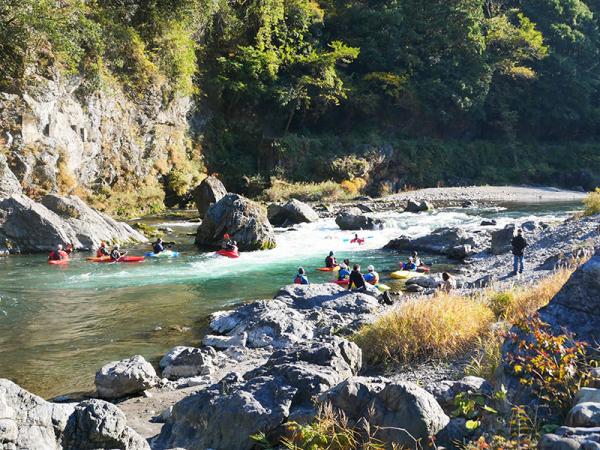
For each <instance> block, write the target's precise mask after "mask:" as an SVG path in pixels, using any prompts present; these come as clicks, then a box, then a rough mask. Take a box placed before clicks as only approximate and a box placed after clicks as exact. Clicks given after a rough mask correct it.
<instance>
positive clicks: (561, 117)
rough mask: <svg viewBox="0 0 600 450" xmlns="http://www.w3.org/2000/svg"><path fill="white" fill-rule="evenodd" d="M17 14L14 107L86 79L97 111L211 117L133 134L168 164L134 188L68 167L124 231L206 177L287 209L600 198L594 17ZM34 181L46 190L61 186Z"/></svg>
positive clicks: (312, 8)
mask: <svg viewBox="0 0 600 450" xmlns="http://www.w3.org/2000/svg"><path fill="white" fill-rule="evenodd" d="M0 13H1V16H2V20H0V57H2V60H3V61H5V63H4V64H2V67H0V90H1V91H2V92H5V93H10V94H19V95H21V94H27V93H32V92H35V90H36V86H38V87H39V86H40V77H42V78H47V79H53V80H55V79H57V78H56V77H57V71H58V73H60V74H61V77H62V78H61V80H64V81H61V83H63V82H64V83H66V85H67V86H68V83H70V82H71V81H69V80H74V79H77V80H79V81H78V84H77V85H76V90H75V91H74V93H75V95H76V97H77V98H78V99H80V100H81V101H82V102H83V104H84V105H86V101H85V100H86V99H90V98H93V97H94V95H97V94H98V93H100V92H102V93H115V92H117V93H119V92H123V93H124V95H125V97H126V98H127V99H128V100H127V101H130V102H132V105H133V106H132V107H131V108H132V109H133V110H137V109H139V110H144V111H146V112H147V111H149V110H154V111H155V112H165V111H169V108H172V106H173V105H174V104H176V101H177V99H182V98H184V99H191V100H193V105H194V106H193V107H191V108H187V107H186V108H182V109H181V112H183V113H186V112H187V117H188V120H187V123H184V122H185V120H181V119H182V118H184V115H181V114H180V115H179V116H178V119H177V120H175V121H174V122H173V120H172V119H169V120H167V121H166V122H165V121H164V119H161V118H160V117H159V115H160V114H159V115H153V116H152V117H151V123H152V124H155V125H156V128H155V129H154V130H153V131H152V132H150V133H146V132H145V131H144V130H142V131H143V132H142V133H138V132H137V131H136V130H135V128H136V126H135V125H133V122H134V121H132V125H131V126H130V130H129V131H119V133H120V134H117V135H116V136H115V137H114V139H116V140H120V139H121V138H122V136H121V135H122V134H123V133H133V135H134V136H133V137H132V138H131V139H132V140H131V139H126V140H127V141H130V140H131V144H128V145H129V147H130V148H131V149H132V150H128V148H129V147H128V146H126V147H124V149H123V151H124V152H129V151H134V149H135V148H137V147H140V146H141V147H142V148H145V150H146V152H147V154H146V157H145V158H146V159H147V158H148V156H147V155H148V151H149V150H148V146H149V145H150V146H152V145H153V144H149V142H151V141H152V139H151V137H153V136H156V137H158V138H160V142H157V143H156V145H164V146H165V147H168V148H167V149H163V150H168V151H165V152H163V154H160V155H155V156H152V158H151V159H153V160H152V161H151V163H152V164H150V165H151V166H152V167H151V170H150V168H149V169H147V170H143V171H139V174H137V173H136V175H138V176H137V177H136V178H135V180H129V181H130V183H132V184H133V185H135V186H133V185H128V183H127V182H126V181H125V179H127V177H126V174H127V167H126V166H125V163H121V164H116V165H114V167H111V168H110V171H111V173H112V175H111V176H110V177H106V174H102V175H103V176H101V177H100V179H97V178H95V179H93V180H92V179H89V178H88V177H87V176H84V174H80V173H79V172H78V170H79V169H78V170H76V171H75V173H72V171H73V163H72V162H71V160H72V159H73V158H75V156H73V155H71V156H70V157H68V158H63V160H62V161H63V162H62V163H61V165H60V167H59V169H60V168H61V167H62V169H61V170H62V172H61V173H60V174H59V175H60V179H61V180H62V181H61V182H60V183H58V186H57V188H58V189H62V190H69V191H75V192H77V193H79V194H80V195H83V194H86V195H85V196H86V197H87V198H88V199H89V200H90V201H92V202H94V204H95V205H97V206H100V207H102V208H103V209H105V210H107V211H110V212H113V213H117V214H119V215H121V216H127V215H131V214H136V213H139V212H144V211H143V210H142V211H140V206H143V208H145V212H152V211H155V210H156V209H158V208H160V207H161V204H162V202H163V201H164V200H165V198H164V197H165V195H166V200H167V203H170V204H176V202H177V199H178V198H181V197H184V196H185V194H186V193H187V192H188V191H189V189H190V188H191V187H193V185H194V183H197V182H198V180H199V179H201V177H202V176H204V174H205V173H206V172H209V173H219V174H220V176H221V178H222V179H223V180H224V181H225V183H226V185H227V186H228V187H229V188H230V189H231V190H232V191H236V192H243V193H247V194H249V193H255V194H259V193H262V192H263V190H264V189H268V190H267V193H266V194H265V195H266V196H267V198H269V199H279V198H281V197H282V196H286V195H291V194H292V193H294V194H297V195H300V196H301V197H303V198H306V199H316V198H329V197H330V196H331V195H332V194H333V197H334V198H344V197H345V196H348V195H354V194H355V192H357V191H363V190H366V191H367V192H369V193H374V194H383V193H387V192H390V191H396V190H398V189H400V188H403V187H405V186H416V187H419V186H432V185H436V184H464V183H498V184H501V183H507V182H543V183H548V184H554V185H564V186H567V187H583V188H585V189H590V190H591V189H593V188H594V187H595V186H596V184H598V178H597V174H598V172H599V171H600V159H599V156H598V155H599V152H598V145H597V144H596V142H597V138H598V129H597V127H596V126H595V124H596V123H597V122H598V119H599V117H598V114H600V113H599V112H598V108H597V107H596V105H595V104H594V100H593V99H595V98H597V97H598V91H599V89H600V75H598V71H596V70H593V67H594V65H595V64H596V60H597V55H598V53H599V51H600V32H599V27H598V25H599V18H598V14H599V13H600V9H599V7H598V4H597V2H594V1H591V0H523V1H512V0H457V1H453V2H446V1H439V0H436V1H428V2H422V1H417V0H402V1H396V2H394V1H384V2H375V3H373V2H366V1H359V2H355V1H347V0H335V1H331V2H320V3H317V2H314V1H311V0H275V1H271V2H267V3H264V2H244V3H233V2H210V1H205V0H183V1H172V0H152V1H137V0H133V1H127V2H123V1H118V0H114V1H113V0H111V1H104V2H96V1H92V0H87V1H86V0H68V1H61V2H57V1H53V0H44V1H34V0H24V1H15V0H0ZM382 24H384V26H382ZM67 90H68V89H67ZM557 92H560V93H561V94H560V95H555V93H557ZM149 99H153V100H154V99H156V100H157V101H156V103H152V105H151V106H150V105H149V103H150V102H149ZM174 102H175V103H174ZM12 107H13V106H11V105H10V104H9V105H7V106H6V108H7V109H10V108H12ZM87 107H88V106H84V109H85V108H87ZM92 109H93V108H92ZM25 116H26V117H29V116H28V114H25ZM171 123H174V124H175V125H176V126H174V127H172V128H171V125H170V124H171ZM15 124H16V125H14V126H15V127H18V126H20V125H18V121H16V122H15ZM165 125H168V126H165ZM40 126H41V128H42V129H44V124H41V125H40ZM2 131H3V135H2V137H1V138H0V139H1V140H2V141H1V144H3V146H2V145H0V147H3V150H2V151H3V152H4V153H7V156H8V157H9V161H10V162H11V164H13V165H18V161H19V157H20V156H22V154H24V153H25V152H26V150H27V151H30V150H31V149H30V148H20V147H18V146H19V145H20V144H19V143H18V140H16V139H15V140H13V138H12V136H15V132H18V130H16V129H13V128H12V125H11V126H8V127H7V128H6V129H4V128H3V130H2ZM46 131H48V133H50V134H51V135H52V134H53V133H54V129H53V127H49V129H48V130H46ZM67 131H68V130H67ZM6 132H8V133H9V134H8V135H7V134H6ZM82 136H83V137H84V138H85V139H87V138H86V136H85V132H82ZM163 138H164V140H163ZM70 139H71V138H70ZM72 139H75V136H74V137H72ZM61 145H62V144H61ZM65 145H66V146H67V147H68V146H69V145H70V141H68V140H67V141H66V142H65ZM38 150H40V149H38ZM41 151H42V152H43V151H44V149H43V148H41ZM107 155H110V153H107ZM113 157H114V156H113ZM142 157H143V156H142ZM136 172H137V170H136ZM35 173H37V174H38V175H39V171H38V172H35ZM28 181H29V179H28ZM290 182H291V183H312V184H302V185H300V186H298V187H294V188H293V189H292V188H291V187H290V186H291V185H290ZM333 182H334V183H335V185H334V184H333ZM31 183H32V184H33V186H32V189H33V190H34V191H35V190H40V189H41V190H42V191H44V190H46V191H47V189H48V182H47V180H45V179H44V178H43V177H42V178H40V179H39V180H37V181H36V180H35V179H32V181H31ZM315 183H316V184H315ZM319 183H323V184H319ZM340 184H341V187H342V189H340V188H339V187H338V186H340ZM137 192H141V194H140V197H139V201H131V200H130V199H131V198H136V199H137V197H136V195H137V194H136V193H137ZM44 193H46V192H41V194H44ZM64 193H66V192H64ZM69 193H70V192H69ZM34 197H35V196H34ZM124 200H126V201H124Z"/></svg>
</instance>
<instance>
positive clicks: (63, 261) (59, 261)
mask: <svg viewBox="0 0 600 450" xmlns="http://www.w3.org/2000/svg"><path fill="white" fill-rule="evenodd" d="M48 264H53V265H55V266H61V265H63V264H69V260H68V259H49V260H48Z"/></svg>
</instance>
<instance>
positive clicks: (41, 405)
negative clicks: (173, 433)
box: [0, 379, 150, 450]
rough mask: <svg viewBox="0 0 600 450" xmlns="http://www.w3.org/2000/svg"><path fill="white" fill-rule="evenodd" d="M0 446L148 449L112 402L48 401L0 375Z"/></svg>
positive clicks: (82, 449) (12, 447) (85, 449)
mask: <svg viewBox="0 0 600 450" xmlns="http://www.w3.org/2000/svg"><path fill="white" fill-rule="evenodd" d="M0 448H3V449H4V448H5V449H7V450H9V449H44V450H46V449H56V450H59V449H60V450H87V449H89V450H91V449H123V450H149V449H150V447H149V445H148V443H147V442H146V441H145V440H144V439H143V438H142V437H141V436H140V435H138V434H137V433H136V432H135V431H133V430H132V429H131V428H130V427H128V426H127V421H126V418H125V415H124V414H123V412H122V411H121V410H120V409H119V408H117V407H116V406H115V405H112V404H110V403H107V402H104V401H102V400H88V401H85V402H82V403H79V404H73V403H70V404H57V403H50V402H47V401H45V400H43V399H42V398H40V397H38V396H36V395H33V394H31V393H29V392H27V391H26V390H24V389H22V388H21V387H19V386H17V385H16V384H15V383H13V382H12V381H9V380H5V379H0Z"/></svg>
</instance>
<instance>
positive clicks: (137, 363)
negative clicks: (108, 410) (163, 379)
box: [95, 355, 158, 400]
mask: <svg viewBox="0 0 600 450" xmlns="http://www.w3.org/2000/svg"><path fill="white" fill-rule="evenodd" d="M95 383H96V390H97V392H98V396H99V397H101V398H104V399H108V400H112V399H118V398H122V397H125V396H127V395H131V394H138V393H140V392H142V391H145V390H146V389H149V388H151V387H153V386H155V385H156V384H157V383H158V377H157V376H156V371H155V370H154V367H152V364H150V363H149V362H148V361H146V360H145V359H144V357H143V356H140V355H136V356H133V357H132V358H129V359H124V360H122V361H113V362H110V363H108V364H105V365H104V366H103V367H102V368H101V369H100V370H99V371H98V372H96V379H95Z"/></svg>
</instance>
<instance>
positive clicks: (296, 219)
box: [267, 198, 319, 227]
mask: <svg viewBox="0 0 600 450" xmlns="http://www.w3.org/2000/svg"><path fill="white" fill-rule="evenodd" d="M267 216H268V218H269V222H271V224H273V225H275V226H276V227H288V226H291V225H295V224H298V223H305V222H315V221H316V220H319V215H318V214H317V213H316V212H315V211H314V209H312V208H311V207H310V206H309V205H307V204H306V203H302V202H301V201H299V200H296V199H294V198H293V199H291V200H289V201H288V202H287V203H285V204H283V205H279V204H277V203H271V204H270V205H269V207H268V208H267Z"/></svg>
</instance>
